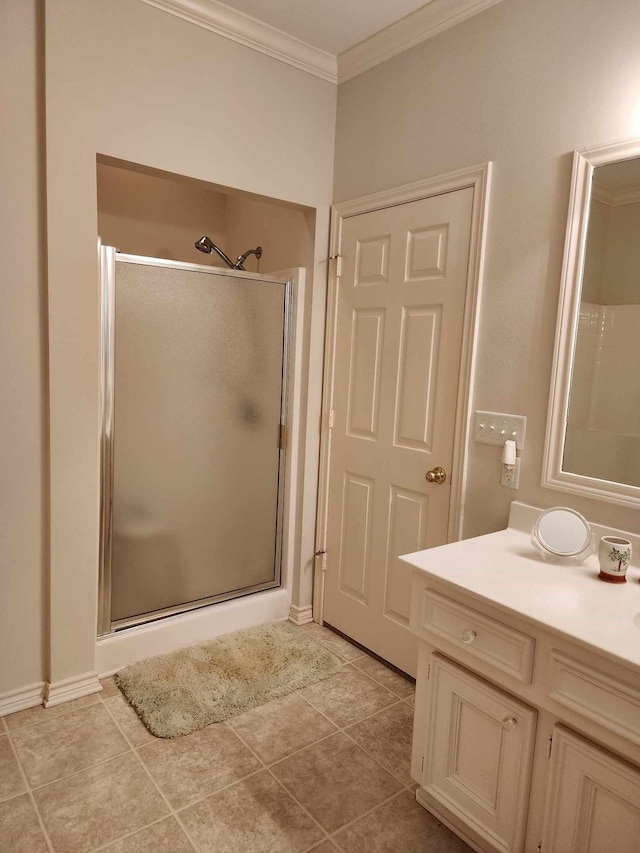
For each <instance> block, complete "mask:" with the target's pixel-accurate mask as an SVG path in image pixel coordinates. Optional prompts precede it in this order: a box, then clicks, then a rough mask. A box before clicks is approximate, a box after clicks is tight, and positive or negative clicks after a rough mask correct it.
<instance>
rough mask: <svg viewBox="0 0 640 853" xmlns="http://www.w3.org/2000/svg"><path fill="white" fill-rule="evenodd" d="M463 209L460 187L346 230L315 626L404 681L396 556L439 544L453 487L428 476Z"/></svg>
mask: <svg viewBox="0 0 640 853" xmlns="http://www.w3.org/2000/svg"><path fill="white" fill-rule="evenodd" d="M472 201H473V190H472V189H471V188H469V189H463V190H458V191H456V192H452V193H444V194H442V195H439V196H435V197H432V198H428V199H422V200H419V201H415V202H411V203H408V204H401V205H397V206H395V207H391V208H387V209H384V210H378V211H373V212H370V213H365V214H360V215H357V216H352V217H349V218H346V219H345V220H344V222H343V230H342V243H341V250H340V252H341V256H342V275H341V277H340V280H339V284H338V304H337V329H336V342H335V361H334V365H333V370H334V377H335V378H334V389H333V400H332V409H333V411H334V426H333V433H332V439H331V458H330V463H329V499H328V516H327V575H326V581H325V601H324V619H325V621H326V622H328V623H329V624H330V625H333V626H334V627H336V628H338V629H339V630H341V631H343V632H344V633H345V634H347V635H348V636H350V637H353V638H354V639H355V640H357V641H358V642H360V643H362V644H363V645H364V646H366V647H367V648H369V649H371V650H372V651H374V652H376V653H377V654H379V655H381V656H382V657H383V658H385V659H387V660H389V661H391V662H392V663H393V664H395V665H396V666H399V667H400V668H401V669H403V670H405V671H406V672H409V673H411V674H415V667H416V658H417V642H416V640H415V638H414V637H412V636H411V634H410V632H409V626H408V613H409V597H410V576H409V572H408V570H407V569H406V568H405V567H403V566H401V565H400V563H399V562H398V560H397V557H398V556H399V555H400V554H404V553H408V552H410V551H415V550H419V549H422V548H427V547H431V546H434V545H441V544H444V543H445V542H446V541H447V523H448V512H449V495H450V486H451V480H450V477H448V478H447V480H446V481H445V483H444V484H442V485H436V484H429V483H427V481H426V480H425V473H426V472H427V471H428V470H429V469H430V468H433V467H435V466H442V467H443V468H444V469H445V470H446V471H447V472H450V470H451V463H452V458H453V436H454V426H455V408H456V396H457V385H458V372H459V365H460V352H461V344H462V329H463V319H464V305H465V293H466V279H467V266H468V254H469V239H470V227H471V208H472ZM346 472H349V473H348V477H347V474H346ZM347 484H348V485H347ZM365 494H366V496H365ZM352 528H353V529H352ZM356 579H357V582H356Z"/></svg>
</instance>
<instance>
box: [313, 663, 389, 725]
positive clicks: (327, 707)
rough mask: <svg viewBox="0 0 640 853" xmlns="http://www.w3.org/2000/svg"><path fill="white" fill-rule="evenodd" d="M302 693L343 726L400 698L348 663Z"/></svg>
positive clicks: (337, 723)
mask: <svg viewBox="0 0 640 853" xmlns="http://www.w3.org/2000/svg"><path fill="white" fill-rule="evenodd" d="M299 692H300V694H301V695H302V696H303V697H304V698H305V699H308V701H309V702H311V704H312V705H313V706H314V707H315V708H317V709H318V710H319V711H322V713H323V714H326V715H327V717H329V719H330V720H331V721H332V722H333V723H335V724H336V725H338V726H340V727H344V726H347V725H349V724H350V723H355V722H356V720H360V719H362V717H366V716H368V715H369V714H375V712H376V711H381V710H382V708H386V707H387V705H391V703H392V702H397V701H398V697H397V696H396V695H395V694H393V693H391V692H390V691H389V690H387V688H386V687H383V686H382V685H381V684H378V683H377V682H376V681H372V679H370V678H369V676H367V675H364V673H362V672H360V670H357V669H354V668H353V667H352V666H346V667H344V668H343V669H342V670H341V671H340V672H337V673H336V674H335V675H332V676H331V678H327V679H325V680H324V681H320V682H318V684H312V685H310V686H309V687H304V688H303V689H302V690H300V691H299Z"/></svg>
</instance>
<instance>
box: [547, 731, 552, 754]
mask: <svg viewBox="0 0 640 853" xmlns="http://www.w3.org/2000/svg"><path fill="white" fill-rule="evenodd" d="M552 749H553V735H551V737H550V738H549V752H548V754H547V758H551V750H552Z"/></svg>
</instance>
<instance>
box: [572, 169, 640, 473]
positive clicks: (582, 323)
mask: <svg viewBox="0 0 640 853" xmlns="http://www.w3.org/2000/svg"><path fill="white" fill-rule="evenodd" d="M562 469H563V471H568V472H571V473H574V474H581V475H583V476H587V477H595V478H598V479H601V480H608V481H612V482H616V483H624V484H627V485H632V486H640V158H636V159H631V160H624V161H622V162H618V163H610V164H607V165H603V166H597V167H596V168H595V169H594V171H593V180H592V184H591V205H590V213H589V222H588V230H587V242H586V249H585V256H584V266H583V274H582V290H581V299H580V311H579V317H578V326H577V332H576V339H575V349H574V360H573V369H572V376H571V391H570V397H569V409H568V413H567V422H566V435H565V444H564V453H563V464H562Z"/></svg>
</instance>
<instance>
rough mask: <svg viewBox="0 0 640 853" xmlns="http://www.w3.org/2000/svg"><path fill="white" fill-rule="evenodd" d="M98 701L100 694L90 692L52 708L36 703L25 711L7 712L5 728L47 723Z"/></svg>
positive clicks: (11, 728)
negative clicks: (88, 694)
mask: <svg viewBox="0 0 640 853" xmlns="http://www.w3.org/2000/svg"><path fill="white" fill-rule="evenodd" d="M99 702H100V694H99V693H92V694H91V695H90V696H81V697H80V698H79V699H72V700H71V702H63V703H62V704H61V705H54V706H53V708H45V707H44V705H36V707H35V708H27V709H26V710H25V711H17V712H16V713H15V714H9V715H8V716H7V717H5V721H6V723H7V728H8V729H9V731H14V730H15V729H21V728H23V727H24V726H34V725H36V723H47V722H49V721H50V720H55V719H57V718H58V717H64V716H65V715H66V714H70V713H71V712H72V711H77V710H78V709H79V708H87V707H89V705H97V704H98V703H99Z"/></svg>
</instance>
